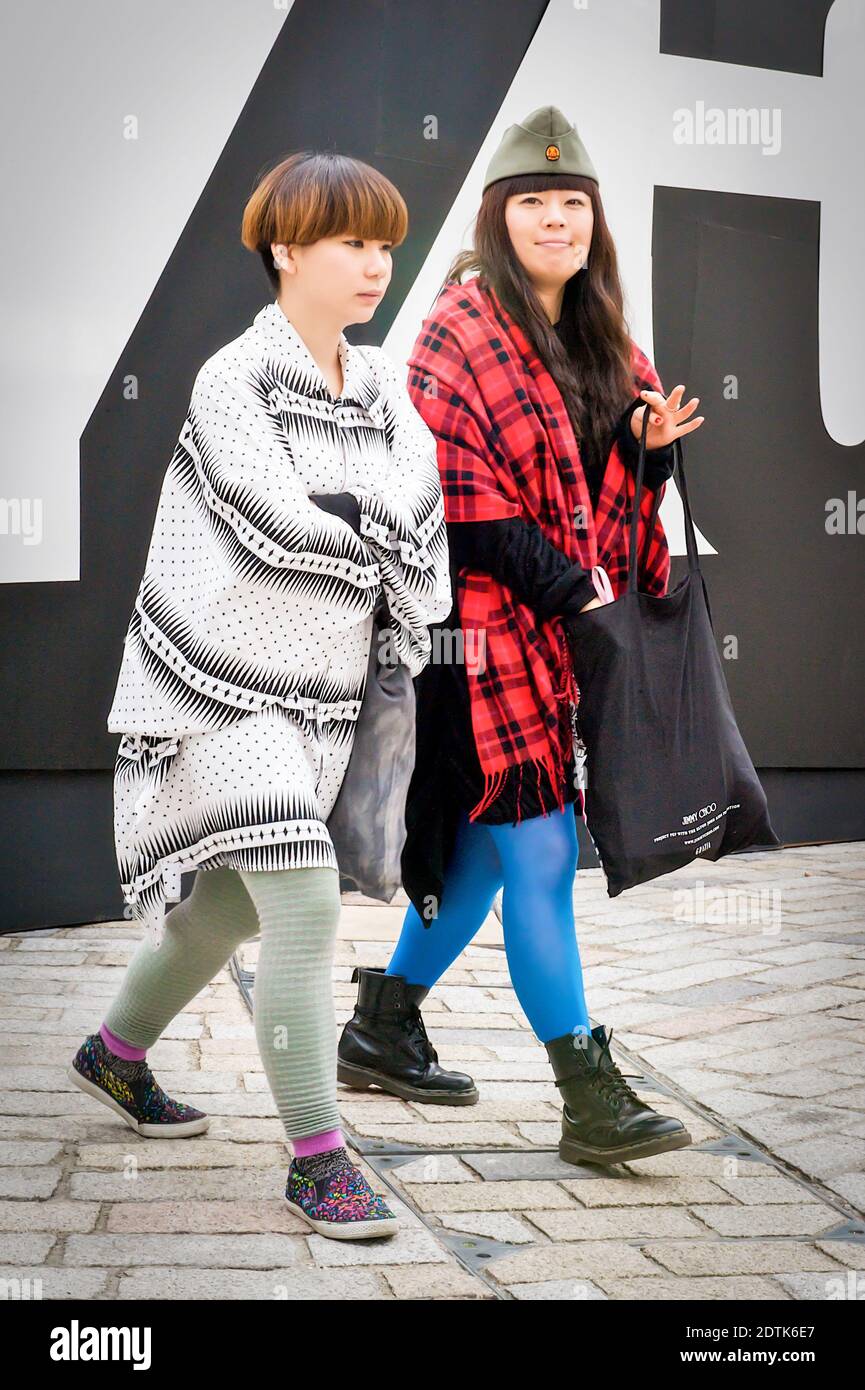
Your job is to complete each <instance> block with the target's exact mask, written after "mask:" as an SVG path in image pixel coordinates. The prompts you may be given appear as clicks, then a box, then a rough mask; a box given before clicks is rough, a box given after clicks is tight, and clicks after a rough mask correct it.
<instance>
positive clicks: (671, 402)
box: [631, 386, 706, 449]
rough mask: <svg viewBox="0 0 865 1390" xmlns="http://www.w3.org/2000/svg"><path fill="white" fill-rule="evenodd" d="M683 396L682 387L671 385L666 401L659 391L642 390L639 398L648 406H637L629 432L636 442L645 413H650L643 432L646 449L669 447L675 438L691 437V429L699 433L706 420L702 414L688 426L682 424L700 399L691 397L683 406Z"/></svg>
mask: <svg viewBox="0 0 865 1390" xmlns="http://www.w3.org/2000/svg"><path fill="white" fill-rule="evenodd" d="M684 394H685V388H684V386H674V387H673V389H672V391H671V392H670V394H669V396H668V397H667V399H666V400H665V399H664V397H663V396H662V395H661V393H660V391H641V392H640V396H641V398H642V400H644V401H646V402H647V404H646V405H641V406H638V407H637V409H636V410H635V411H633V412H632V414H631V429H632V430H633V433H634V437H635V439H639V438H640V435H641V434H642V432H643V414H644V412H645V411H646V410H651V412H652V414H651V417H650V419H649V428H648V429H647V430H646V448H647V449H663V447H664V445H665V444H672V442H673V440H674V439H675V438H676V436H677V435H682V434H690V433H691V430H698V429H699V428H700V426H701V425H702V423H703V421H704V419H705V418H706V417H705V416H704V415H698V416H697V418H696V420H692V421H691V423H690V424H689V425H686V424H684V423H682V422H683V421H685V420H687V418H688V416H689V415H693V413H694V411H695V410H696V408H697V405H698V404H699V400H700V397H699V396H694V397H693V398H692V399H691V400H690V401H688V404H687V405H682V397H683V395H684Z"/></svg>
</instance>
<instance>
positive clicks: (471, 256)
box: [445, 173, 634, 459]
mask: <svg viewBox="0 0 865 1390" xmlns="http://www.w3.org/2000/svg"><path fill="white" fill-rule="evenodd" d="M551 188H573V189H577V190H578V191H581V192H583V193H587V194H588V195H589V197H590V198H591V200H592V209H593V212H594V219H595V220H594V226H593V230H592V241H591V246H590V248H589V255H588V260H587V264H586V267H585V269H583V270H580V271H579V272H578V273H577V274H575V275H572V276H571V278H570V280H568V281H567V282H566V284H565V289H564V295H563V299H562V316H561V320H560V325H561V332H562V339H563V341H560V340H559V336H558V334H557V333H556V331H555V329H554V328H553V325H552V324H551V323H550V320H549V318H548V316H547V313H546V310H545V309H544V306H543V304H542V303H541V301H540V299H539V298H538V296H537V293H536V291H535V289H534V286H533V285H532V282H531V280H530V279H529V277H528V275H527V274H526V272H525V270H524V269H523V266H522V264H521V263H520V261H519V260H518V258H517V255H516V252H515V251H514V248H513V243H512V242H511V238H510V234H509V233H508V228H507V223H506V221H505V204H506V202H507V199H508V198H510V197H511V196H512V195H513V194H518V193H545V192H546V191H547V190H548V189H551ZM469 271H470V272H472V273H475V274H477V276H478V279H479V283H480V285H481V288H485V287H486V286H489V285H491V286H492V288H493V290H494V291H495V293H496V294H497V296H498V298H499V299H500V300H501V302H502V304H503V306H504V307H505V309H506V310H507V311H508V313H509V314H510V315H511V316H512V318H513V319H514V320H515V321H516V322H517V323H518V324H519V326H520V328H522V330H523V332H524V333H525V334H526V336H527V337H528V339H529V341H530V342H531V343H532V345H533V346H534V348H535V351H536V352H537V354H538V356H539V357H540V359H541V361H542V362H543V364H544V366H545V367H546V368H547V370H548V371H549V373H550V375H551V376H552V378H553V380H554V381H555V383H556V385H557V386H558V388H559V391H560V392H561V394H562V398H563V400H564V403H565V407H566V409H567V411H568V414H569V416H570V418H571V423H572V425H573V427H574V433H575V435H576V437H577V440H578V441H579V442H580V444H581V448H583V449H585V448H588V450H589V452H590V455H591V456H593V457H594V458H596V459H605V458H606V449H607V447H608V445H609V442H610V439H611V437H612V434H613V430H614V429H615V426H616V423H617V421H618V419H619V416H620V415H621V413H622V411H623V410H624V409H625V406H626V405H627V404H628V402H629V400H631V399H633V396H634V387H633V377H632V373H631V343H630V336H629V333H628V329H627V325H626V324H625V320H624V316H623V309H622V304H623V296H622V284H621V280H620V279H619V268H618V258H617V256H616V247H615V243H614V241H613V238H612V236H611V234H610V229H609V227H608V225H607V219H606V217H605V216H604V208H603V204H602V202H601V195H600V192H599V190H598V185H597V184H596V183H595V181H594V179H589V178H584V177H582V176H580V175H578V174H543V173H542V174H520V175H518V176H516V177H514V178H510V179H498V180H497V181H496V182H495V183H492V184H490V186H489V188H487V189H486V191H485V193H484V195H483V198H482V199H481V205H480V208H479V210H478V214H477V218H476V220H475V232H474V247H473V248H471V249H469V250H465V251H460V252H459V254H458V255H457V256H455V257H454V259H453V261H452V262H451V265H450V267H449V269H448V272H447V275H446V277H445V283H448V282H450V281H453V280H457V281H461V280H462V278H463V276H464V275H465V273H466V272H469Z"/></svg>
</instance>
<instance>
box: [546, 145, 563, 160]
mask: <svg viewBox="0 0 865 1390" xmlns="http://www.w3.org/2000/svg"><path fill="white" fill-rule="evenodd" d="M544 154H545V155H546V157H547V159H552V160H555V159H561V154H562V152H561V150H560V149H559V147H558V145H547V148H546V149H545V150H544Z"/></svg>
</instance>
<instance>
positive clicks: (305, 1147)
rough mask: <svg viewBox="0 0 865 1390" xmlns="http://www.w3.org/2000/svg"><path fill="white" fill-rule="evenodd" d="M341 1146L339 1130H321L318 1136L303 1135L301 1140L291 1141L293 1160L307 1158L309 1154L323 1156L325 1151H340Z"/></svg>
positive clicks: (340, 1131)
mask: <svg viewBox="0 0 865 1390" xmlns="http://www.w3.org/2000/svg"><path fill="white" fill-rule="evenodd" d="M342 1146H343V1137H342V1130H341V1129H323V1130H322V1131H321V1133H320V1134H305V1135H304V1136H303V1138H302V1139H292V1141H291V1148H292V1152H293V1153H294V1156H295V1158H307V1157H308V1156H309V1155H310V1154H323V1153H324V1152H325V1151H326V1150H327V1149H341V1148H342Z"/></svg>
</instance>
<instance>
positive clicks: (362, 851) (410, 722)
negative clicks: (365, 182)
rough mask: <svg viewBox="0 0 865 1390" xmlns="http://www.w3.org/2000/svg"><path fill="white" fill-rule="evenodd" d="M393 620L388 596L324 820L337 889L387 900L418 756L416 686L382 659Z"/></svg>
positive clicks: (395, 883)
mask: <svg viewBox="0 0 865 1390" xmlns="http://www.w3.org/2000/svg"><path fill="white" fill-rule="evenodd" d="M389 627H390V612H389V610H388V607H387V601H386V600H385V598H384V596H382V598H381V599H380V600H379V603H378V606H377V607H376V610H375V614H374V616H373V627H372V641H371V642H370V650H369V664H368V667H367V677H366V690H365V691H364V697H363V703H362V705H361V708H360V714H359V715H358V719H357V723H356V725H355V730H354V743H353V744H352V750H351V757H350V758H349V763H348V767H347V769H346V773H345V777H344V778H343V781H342V786H341V787H340V789H339V794H338V796H337V798H336V801H335V803H334V807H333V810H332V811H331V813H330V816H329V817H328V820H327V828H328V831H329V833H330V837H331V839H332V840H333V844H334V849H335V850H336V857H337V862H338V864H339V876H340V889H341V890H342V891H343V892H345V891H358V892H361V893H364V894H366V896H367V897H370V898H378V899H380V900H381V901H382V902H386V903H387V902H390V900H391V898H392V897H393V895H394V893H395V892H396V891H397V889H398V888H399V887H400V884H401V882H402V876H401V870H400V857H401V855H402V849H403V845H404V844H405V839H406V827H405V802H406V796H407V795H408V786H409V782H410V781H411V775H412V771H413V770H414V762H415V691H414V683H413V681H412V677H411V672H410V671H409V669H408V667H407V666H405V665H403V663H402V662H401V661H396V663H395V664H394V665H390V664H388V663H387V662H386V661H384V660H381V659H380V656H381V655H386V654H387V653H386V650H385V651H383V648H386V647H387V646H388V645H389V644H388V643H387V642H386V641H385V640H384V638H383V637H382V634H384V633H386V632H387V630H388V629H389Z"/></svg>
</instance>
